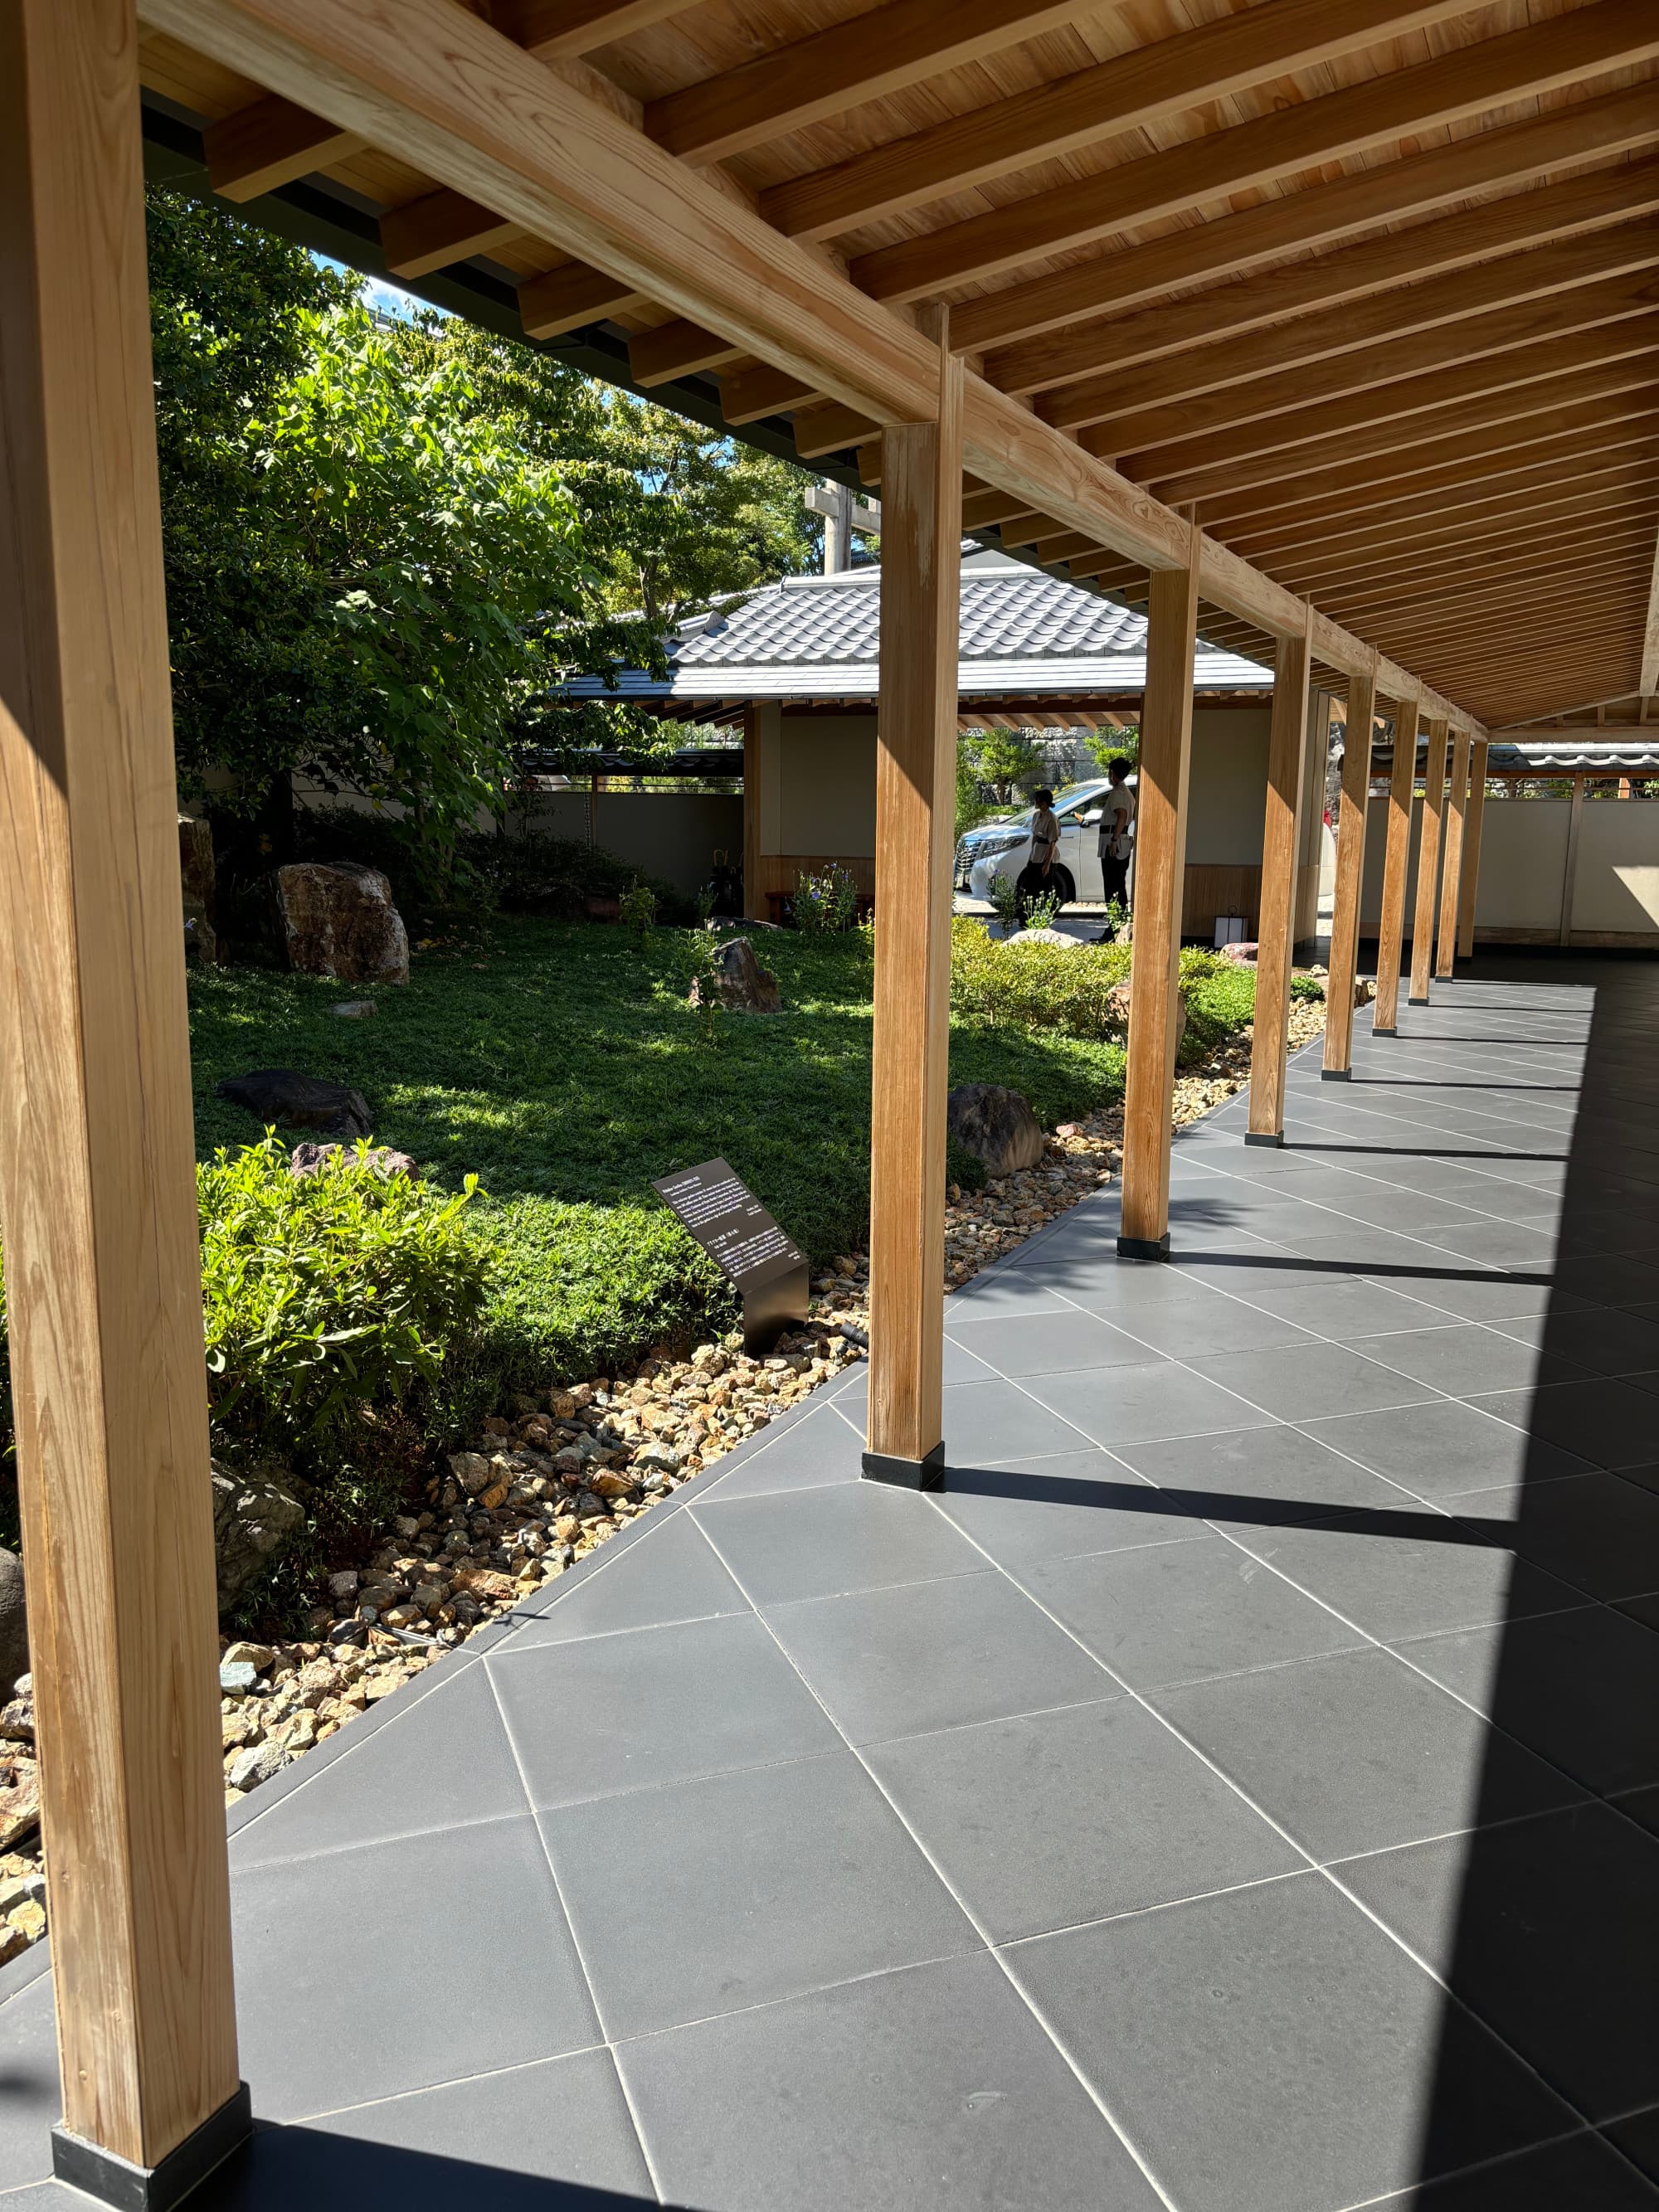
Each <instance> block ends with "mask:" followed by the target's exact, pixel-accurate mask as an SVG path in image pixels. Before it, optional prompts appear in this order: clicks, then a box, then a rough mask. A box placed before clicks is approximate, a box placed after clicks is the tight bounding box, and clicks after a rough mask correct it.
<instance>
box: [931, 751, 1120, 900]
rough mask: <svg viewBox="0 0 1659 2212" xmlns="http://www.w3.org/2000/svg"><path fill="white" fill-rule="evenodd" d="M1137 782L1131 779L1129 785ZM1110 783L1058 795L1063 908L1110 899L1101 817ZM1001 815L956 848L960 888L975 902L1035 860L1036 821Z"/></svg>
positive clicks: (1057, 871) (1058, 877)
mask: <svg viewBox="0 0 1659 2212" xmlns="http://www.w3.org/2000/svg"><path fill="white" fill-rule="evenodd" d="M1135 781H1136V779H1135V777H1134V776H1133V775H1130V777H1129V782H1130V785H1131V786H1132V787H1133V784H1134V782H1135ZM1110 789H1111V783H1110V781H1109V778H1107V777H1105V776H1102V777H1101V778H1100V779H1099V781H1097V782H1094V783H1073V784H1068V785H1067V786H1066V789H1065V790H1064V791H1062V792H1059V793H1056V794H1055V798H1054V812H1055V814H1056V816H1057V817H1059V821H1060V850H1059V851H1058V852H1057V853H1056V854H1055V855H1054V891H1055V895H1056V896H1058V898H1059V900H1060V904H1061V906H1070V905H1071V904H1072V903H1073V901H1074V900H1076V899H1085V900H1095V901H1098V900H1100V899H1102V898H1103V897H1104V896H1105V888H1106V887H1105V884H1104V883H1103V880H1102V878H1101V873H1100V817H1101V813H1102V811H1103V808H1104V806H1105V804H1106V794H1107V793H1108V792H1109V790H1110ZM1033 811H1034V810H1033V809H1032V808H1031V807H1029V806H1028V807H1027V808H1026V809H1025V811H1024V813H1021V814H1007V815H1000V816H999V817H997V819H996V820H995V821H994V822H982V823H981V824H980V826H979V828H978V829H970V830H969V831H968V833H967V835H966V836H964V837H963V839H962V841H961V842H960V843H959V844H958V845H957V867H956V884H957V890H959V891H965V892H966V893H967V895H968V896H969V897H970V898H978V899H988V898H989V897H990V896H991V878H992V877H993V876H1008V877H1010V878H1018V875H1019V872H1020V871H1021V870H1022V869H1023V868H1024V866H1025V865H1026V863H1027V861H1028V860H1030V857H1031V816H1032V813H1033Z"/></svg>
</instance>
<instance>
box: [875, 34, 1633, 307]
mask: <svg viewBox="0 0 1659 2212" xmlns="http://www.w3.org/2000/svg"><path fill="white" fill-rule="evenodd" d="M1243 20H1246V21H1248V20H1249V18H1248V17H1246V18H1244V19H1243ZM1656 55H1659V12H1656V10H1655V9H1654V7H1653V5H1652V0H1595V4H1594V5H1592V6H1590V7H1587V8H1581V9H1577V11H1576V12H1575V13H1573V14H1572V15H1559V16H1556V17H1554V18H1553V19H1552V20H1551V21H1546V22H1542V23H1537V24H1533V25H1529V26H1528V27H1527V28H1525V29H1523V30H1518V31H1510V32H1506V33H1504V34H1503V35H1502V36H1501V37H1498V38H1495V39H1483V40H1480V42H1479V43H1478V44H1477V45H1474V46H1463V47H1460V48H1458V49H1457V50H1455V52H1451V53H1449V54H1444V55H1442V56H1440V57H1438V58H1437V59H1435V60H1433V61H1428V62H1422V63H1419V64H1418V65H1417V66H1416V67H1415V68H1414V69H1403V70H1394V71H1392V72H1391V73H1389V75H1387V76H1378V77H1372V78H1370V79H1369V80H1368V81H1367V82H1364V83H1362V84H1356V85H1348V86H1346V87H1345V88H1343V89H1342V90H1341V91H1340V92H1331V93H1327V94H1324V96H1323V97H1322V98H1321V99H1318V100H1305V101H1304V102H1303V104H1302V105H1301V106H1297V107H1286V108H1283V109H1280V110H1278V111H1277V112H1273V113H1271V114H1267V115H1261V116H1256V117H1255V118H1252V120H1250V121H1249V122H1248V123H1240V124H1236V125H1234V126H1233V127H1232V129H1231V130H1228V131H1212V132H1211V133H1210V135H1209V136H1208V137H1199V138H1194V139H1188V140H1187V141H1185V142H1184V143H1182V144H1179V145H1176V146H1169V147H1165V148H1164V149H1162V150H1161V151H1159V152H1158V153H1156V154H1149V155H1145V156H1144V157H1143V158H1142V159H1141V160H1139V161H1126V162H1124V163H1123V164H1122V165H1121V167H1117V168H1115V169H1108V170H1105V171H1103V173H1100V174H1099V175H1097V176H1092V177H1085V178H1077V179H1072V180H1071V181H1069V182H1068V183H1066V184H1065V185H1056V186H1054V187H1053V188H1052V189H1051V190H1049V191H1042V192H1036V193H1033V194H1031V195H1030V197H1026V198H1024V199H1019V200H1015V201H1013V202H1012V203H1011V204H1008V205H1007V206H1006V207H999V208H994V209H993V210H990V211H989V212H988V213H987V214H984V215H978V216H968V217H967V218H966V219H965V220H963V222H955V223H950V224H947V225H945V227H944V228H942V229H939V230H930V231H927V232H925V233H924V234H922V235H921V236H920V237H918V238H911V239H902V240H899V241H897V242H896V244H894V245H892V246H878V247H877V248H875V250H874V251H873V252H869V253H863V254H860V255H859V256H858V257H857V258H855V259H854V261H853V262H852V263H851V264H850V267H849V272H848V273H849V274H850V275H851V276H852V278H853V281H854V283H855V284H858V285H860V286H861V287H862V289H864V290H865V291H866V292H868V293H870V294H871V295H872V297H874V298H876V299H878V300H919V299H925V298H927V297H928V296H929V295H931V294H934V293H938V292H942V291H948V290H949V289H951V287H952V286H955V285H958V284H964V283H976V282H979V281H981V279H983V278H985V277H987V276H996V275H998V274H1000V272H1001V271H1002V270H1010V269H1018V268H1019V267H1020V266H1021V265H1022V264H1025V263H1029V262H1031V261H1039V260H1042V259H1044V258H1046V257H1047V256H1048V255H1050V254H1053V253H1059V252H1067V251H1069V250H1070V249H1071V248H1073V247H1074V246H1089V245H1092V244H1093V243H1095V241H1096V240H1099V239H1102V238H1109V237H1110V236H1111V235H1112V234H1113V233H1114V232H1116V231H1121V230H1123V229H1125V228H1127V227H1128V226H1129V225H1130V224H1132V223H1142V222H1152V220H1153V219H1154V218H1156V217H1158V216H1168V215H1175V214H1178V213H1179V212H1180V211H1181V210H1182V209H1187V208H1195V207H1199V206H1200V205H1202V204H1203V203H1204V202H1205V201H1206V200H1209V199H1218V198H1220V197H1223V196H1224V195H1225V194H1226V193H1229V192H1242V191H1254V190H1255V189H1257V188H1258V187H1260V186H1261V185H1267V184H1272V183H1273V182H1275V181H1276V180H1277V179H1279V178H1282V177H1287V176H1292V175H1294V174H1296V173H1297V171H1299V170H1302V169H1307V168H1311V167H1315V166H1316V164H1318V163H1320V162H1322V161H1340V160H1341V159H1343V158H1344V157H1345V156H1346V155H1351V154H1358V153H1361V152H1364V150H1365V149H1367V148H1369V147H1372V146H1376V145H1378V144H1380V143H1386V142H1387V141H1389V139H1392V138H1395V137H1400V136H1401V134H1402V133H1406V132H1417V131H1425V130H1431V129H1435V128H1437V127H1439V126H1441V125H1446V124H1450V123H1455V122H1459V121H1461V120H1462V119H1463V118H1465V117H1468V116H1473V115H1479V114H1480V113H1481V112H1482V111H1483V110H1485V109H1487V108H1493V107H1499V106H1503V105H1504V103H1505V102H1506V101H1512V100H1529V99H1534V98H1537V97H1538V96H1539V95H1540V94H1544V93H1547V92H1551V91H1553V90H1555V89H1556V88H1559V87H1560V86H1563V85H1569V84H1574V83H1579V82H1583V80H1584V79H1585V78H1587V77H1590V76H1595V75H1597V74H1600V73H1602V72H1606V71H1610V70H1617V69H1621V68H1625V67H1626V66H1628V65H1629V64H1632V63H1635V62H1642V61H1648V60H1650V59H1652V58H1654V57H1655V56H1656Z"/></svg>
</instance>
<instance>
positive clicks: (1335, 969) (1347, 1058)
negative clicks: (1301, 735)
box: [1323, 670, 1376, 1081]
mask: <svg viewBox="0 0 1659 2212" xmlns="http://www.w3.org/2000/svg"><path fill="white" fill-rule="evenodd" d="M1374 720H1376V678H1375V676H1373V675H1372V674H1371V673H1370V671H1369V670H1368V671H1365V672H1364V673H1363V674H1361V675H1358V676H1355V677H1353V678H1351V679H1350V681H1349V684H1348V735H1347V742H1346V745H1345V746H1344V748H1343V753H1342V796H1341V799H1340V802H1339V804H1338V808H1337V817H1336V896H1335V899H1334V903H1333V906H1332V909H1331V956H1330V960H1329V963H1328V966H1329V971H1330V972H1329V975H1328V979H1327V984H1326V991H1325V1064H1324V1070H1323V1072H1324V1073H1325V1074H1326V1075H1328V1076H1329V1077H1330V1078H1331V1079H1332V1080H1333V1081H1340V1080H1342V1079H1346V1077H1347V1076H1348V1074H1349V1073H1351V1069H1352V1053H1353V994H1354V984H1355V981H1356V980H1357V978H1358V973H1359V900H1360V894H1361V892H1362V890H1363V889H1364V881H1365V811H1366V805H1367V802H1368V800H1369V799H1370V788H1371V726H1372V723H1373V722H1374Z"/></svg>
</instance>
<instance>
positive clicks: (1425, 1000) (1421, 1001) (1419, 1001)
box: [1406, 991, 1429, 1006]
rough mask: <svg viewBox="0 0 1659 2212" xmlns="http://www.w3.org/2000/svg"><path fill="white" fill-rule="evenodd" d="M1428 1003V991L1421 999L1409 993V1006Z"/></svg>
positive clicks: (1407, 1002) (1407, 1000)
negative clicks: (1414, 997)
mask: <svg viewBox="0 0 1659 2212" xmlns="http://www.w3.org/2000/svg"><path fill="white" fill-rule="evenodd" d="M1428 1003H1429V998H1428V994H1427V992H1426V991H1425V993H1424V994H1423V996H1422V997H1421V998H1420V999H1413V997H1412V996H1411V995H1410V994H1409V993H1408V994H1407V999H1406V1004H1407V1006H1427V1005H1428Z"/></svg>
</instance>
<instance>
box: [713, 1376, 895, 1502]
mask: <svg viewBox="0 0 1659 2212" xmlns="http://www.w3.org/2000/svg"><path fill="white" fill-rule="evenodd" d="M837 1395H839V1394H837ZM733 1457H734V1458H736V1459H737V1465H736V1466H735V1467H732V1468H728V1469H727V1470H726V1473H725V1474H722V1475H720V1478H719V1480H717V1481H716V1482H714V1483H713V1484H711V1485H710V1486H709V1488H708V1490H706V1491H703V1492H701V1493H700V1495H701V1496H702V1497H704V1498H713V1497H715V1496H719V1497H720V1498H758V1497H762V1496H764V1495H766V1494H767V1493H769V1492H772V1491H777V1490H812V1489H817V1488H819V1487H821V1486H823V1484H825V1483H831V1482H856V1481H857V1480H859V1478H860V1475H861V1474H862V1473H863V1471H864V1415H863V1412H862V1410H861V1409H860V1408H859V1407H849V1409H848V1414H847V1416H846V1417H845V1418H843V1416H842V1414H841V1413H838V1412H837V1411H836V1407H835V1406H834V1404H833V1403H829V1402H826V1403H825V1404H823V1405H822V1406H814V1407H812V1408H811V1412H809V1413H806V1414H805V1415H804V1416H803V1418H802V1419H800V1420H799V1421H793V1422H791V1424H790V1425H789V1426H788V1427H787V1429H786V1430H784V1431H783V1432H782V1434H781V1436H776V1437H767V1436H766V1435H765V1433H764V1431H763V1435H762V1437H760V1438H757V1439H756V1440H755V1442H754V1443H750V1445H749V1446H748V1447H747V1448H746V1449H744V1450H743V1452H742V1454H741V1455H738V1454H733ZM720 1463H721V1462H716V1464H717V1465H718V1464H720Z"/></svg>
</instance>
